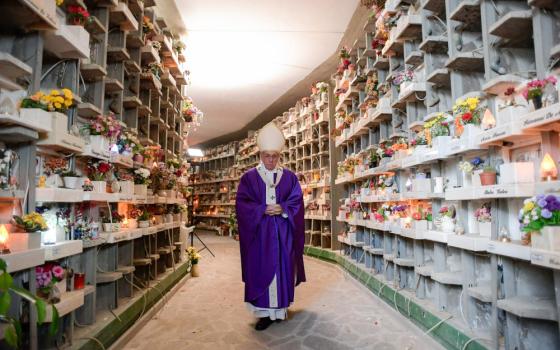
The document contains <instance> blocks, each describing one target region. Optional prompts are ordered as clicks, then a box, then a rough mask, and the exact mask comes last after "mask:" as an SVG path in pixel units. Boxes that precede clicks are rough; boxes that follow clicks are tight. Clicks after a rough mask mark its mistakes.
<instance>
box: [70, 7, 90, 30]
mask: <svg viewBox="0 0 560 350" xmlns="http://www.w3.org/2000/svg"><path fill="white" fill-rule="evenodd" d="M66 11H67V12H68V19H70V20H71V21H72V24H73V25H77V26H82V27H83V26H85V25H86V24H87V23H88V22H89V21H90V20H91V18H90V15H89V12H88V10H86V8H84V7H83V6H81V5H68V7H66Z"/></svg>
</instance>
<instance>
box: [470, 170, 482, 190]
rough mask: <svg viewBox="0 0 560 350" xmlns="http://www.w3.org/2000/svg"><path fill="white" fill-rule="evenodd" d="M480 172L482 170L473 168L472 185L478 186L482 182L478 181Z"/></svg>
mask: <svg viewBox="0 0 560 350" xmlns="http://www.w3.org/2000/svg"><path fill="white" fill-rule="evenodd" d="M480 174H482V170H475V171H473V173H472V175H471V180H472V186H473V187H480V186H482V184H481V183H480Z"/></svg>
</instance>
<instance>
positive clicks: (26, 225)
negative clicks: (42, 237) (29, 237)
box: [13, 212, 49, 233]
mask: <svg viewBox="0 0 560 350" xmlns="http://www.w3.org/2000/svg"><path fill="white" fill-rule="evenodd" d="M13 221H14V224H15V225H16V226H17V227H19V228H20V229H22V230H23V231H24V232H27V233H34V232H41V231H46V230H48V229H49V227H48V226H47V222H46V221H45V218H44V217H43V216H42V215H41V214H39V213H37V212H33V213H29V214H25V215H24V216H17V215H14V217H13Z"/></svg>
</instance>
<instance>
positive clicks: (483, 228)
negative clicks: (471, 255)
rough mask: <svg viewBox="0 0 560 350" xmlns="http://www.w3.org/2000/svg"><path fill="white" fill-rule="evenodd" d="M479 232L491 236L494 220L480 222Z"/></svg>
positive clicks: (483, 235) (484, 235)
mask: <svg viewBox="0 0 560 350" xmlns="http://www.w3.org/2000/svg"><path fill="white" fill-rule="evenodd" d="M478 234H479V235H480V236H482V237H488V238H490V235H491V234H492V222H478Z"/></svg>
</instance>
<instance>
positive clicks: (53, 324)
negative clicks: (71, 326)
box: [49, 305, 59, 338]
mask: <svg viewBox="0 0 560 350" xmlns="http://www.w3.org/2000/svg"><path fill="white" fill-rule="evenodd" d="M51 307H52V321H51V324H50V326H49V338H52V337H54V336H55V335H56V333H57V332H58V321H59V317H58V310H57V309H56V307H54V305H51Z"/></svg>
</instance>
